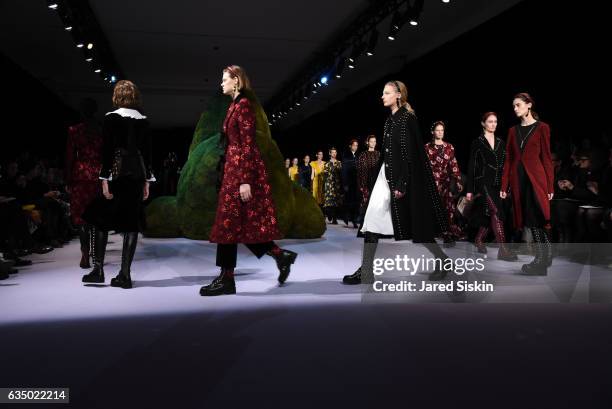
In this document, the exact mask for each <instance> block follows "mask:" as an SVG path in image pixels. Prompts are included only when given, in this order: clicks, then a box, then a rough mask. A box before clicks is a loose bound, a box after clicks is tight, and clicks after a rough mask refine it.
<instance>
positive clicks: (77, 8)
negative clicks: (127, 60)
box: [47, 0, 123, 85]
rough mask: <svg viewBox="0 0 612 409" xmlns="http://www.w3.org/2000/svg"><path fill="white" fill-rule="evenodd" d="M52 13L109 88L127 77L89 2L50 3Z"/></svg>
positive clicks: (58, 0) (59, 1)
mask: <svg viewBox="0 0 612 409" xmlns="http://www.w3.org/2000/svg"><path fill="white" fill-rule="evenodd" d="M47 7H48V8H49V10H50V11H52V12H55V13H57V14H58V16H59V18H60V20H61V21H62V25H63V27H64V30H65V31H66V32H68V33H70V35H71V36H72V39H73V41H74V44H75V46H76V48H78V49H80V50H81V51H82V52H83V54H84V60H85V61H86V62H87V63H88V65H90V64H93V63H94V62H95V65H90V67H91V69H92V71H93V72H94V73H96V74H98V75H99V76H100V78H101V79H102V80H103V81H105V82H107V83H108V84H111V85H112V84H114V83H116V82H117V80H118V79H119V78H123V74H122V72H121V70H120V69H119V65H118V64H117V61H116V60H115V58H114V55H113V53H112V51H111V48H110V45H109V43H108V41H107V39H106V37H105V35H104V32H103V31H102V28H101V27H100V24H99V23H98V21H97V19H96V16H95V14H94V12H93V10H92V9H91V7H90V6H89V2H86V1H83V2H81V1H68V0H56V1H50V0H48V1H47Z"/></svg>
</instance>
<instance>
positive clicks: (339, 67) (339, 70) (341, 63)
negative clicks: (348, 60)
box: [336, 57, 344, 78]
mask: <svg viewBox="0 0 612 409" xmlns="http://www.w3.org/2000/svg"><path fill="white" fill-rule="evenodd" d="M343 71H344V58H343V57H340V59H339V60H338V64H336V78H342V72H343Z"/></svg>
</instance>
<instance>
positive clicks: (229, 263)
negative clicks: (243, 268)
mask: <svg viewBox="0 0 612 409" xmlns="http://www.w3.org/2000/svg"><path fill="white" fill-rule="evenodd" d="M245 246H247V248H248V249H249V250H251V252H252V253H253V254H255V256H256V257H257V258H262V257H263V256H264V255H265V254H266V253H267V252H269V251H270V250H272V248H273V247H274V242H273V241H268V242H265V243H251V244H245ZM237 257H238V244H236V243H233V244H221V243H219V244H217V266H219V267H222V268H235V267H236V259H237Z"/></svg>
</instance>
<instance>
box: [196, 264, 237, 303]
mask: <svg viewBox="0 0 612 409" xmlns="http://www.w3.org/2000/svg"><path fill="white" fill-rule="evenodd" d="M228 294H236V282H235V281H234V269H233V268H227V267H221V273H220V274H219V276H218V277H216V278H215V279H214V280H213V281H212V282H211V283H210V284H208V285H205V286H204V287H202V288H200V295H201V296H203V297H212V296H216V295H228Z"/></svg>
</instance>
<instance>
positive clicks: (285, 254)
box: [268, 249, 298, 284]
mask: <svg viewBox="0 0 612 409" xmlns="http://www.w3.org/2000/svg"><path fill="white" fill-rule="evenodd" d="M268 255H269V256H271V257H272V258H274V260H276V266H277V267H278V282H279V283H281V284H283V283H284V282H285V281H287V277H289V272H290V271H291V264H293V263H295V259H296V258H297V256H298V255H297V253H295V252H293V251H290V250H284V249H280V253H279V254H274V253H273V252H272V251H269V252H268Z"/></svg>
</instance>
